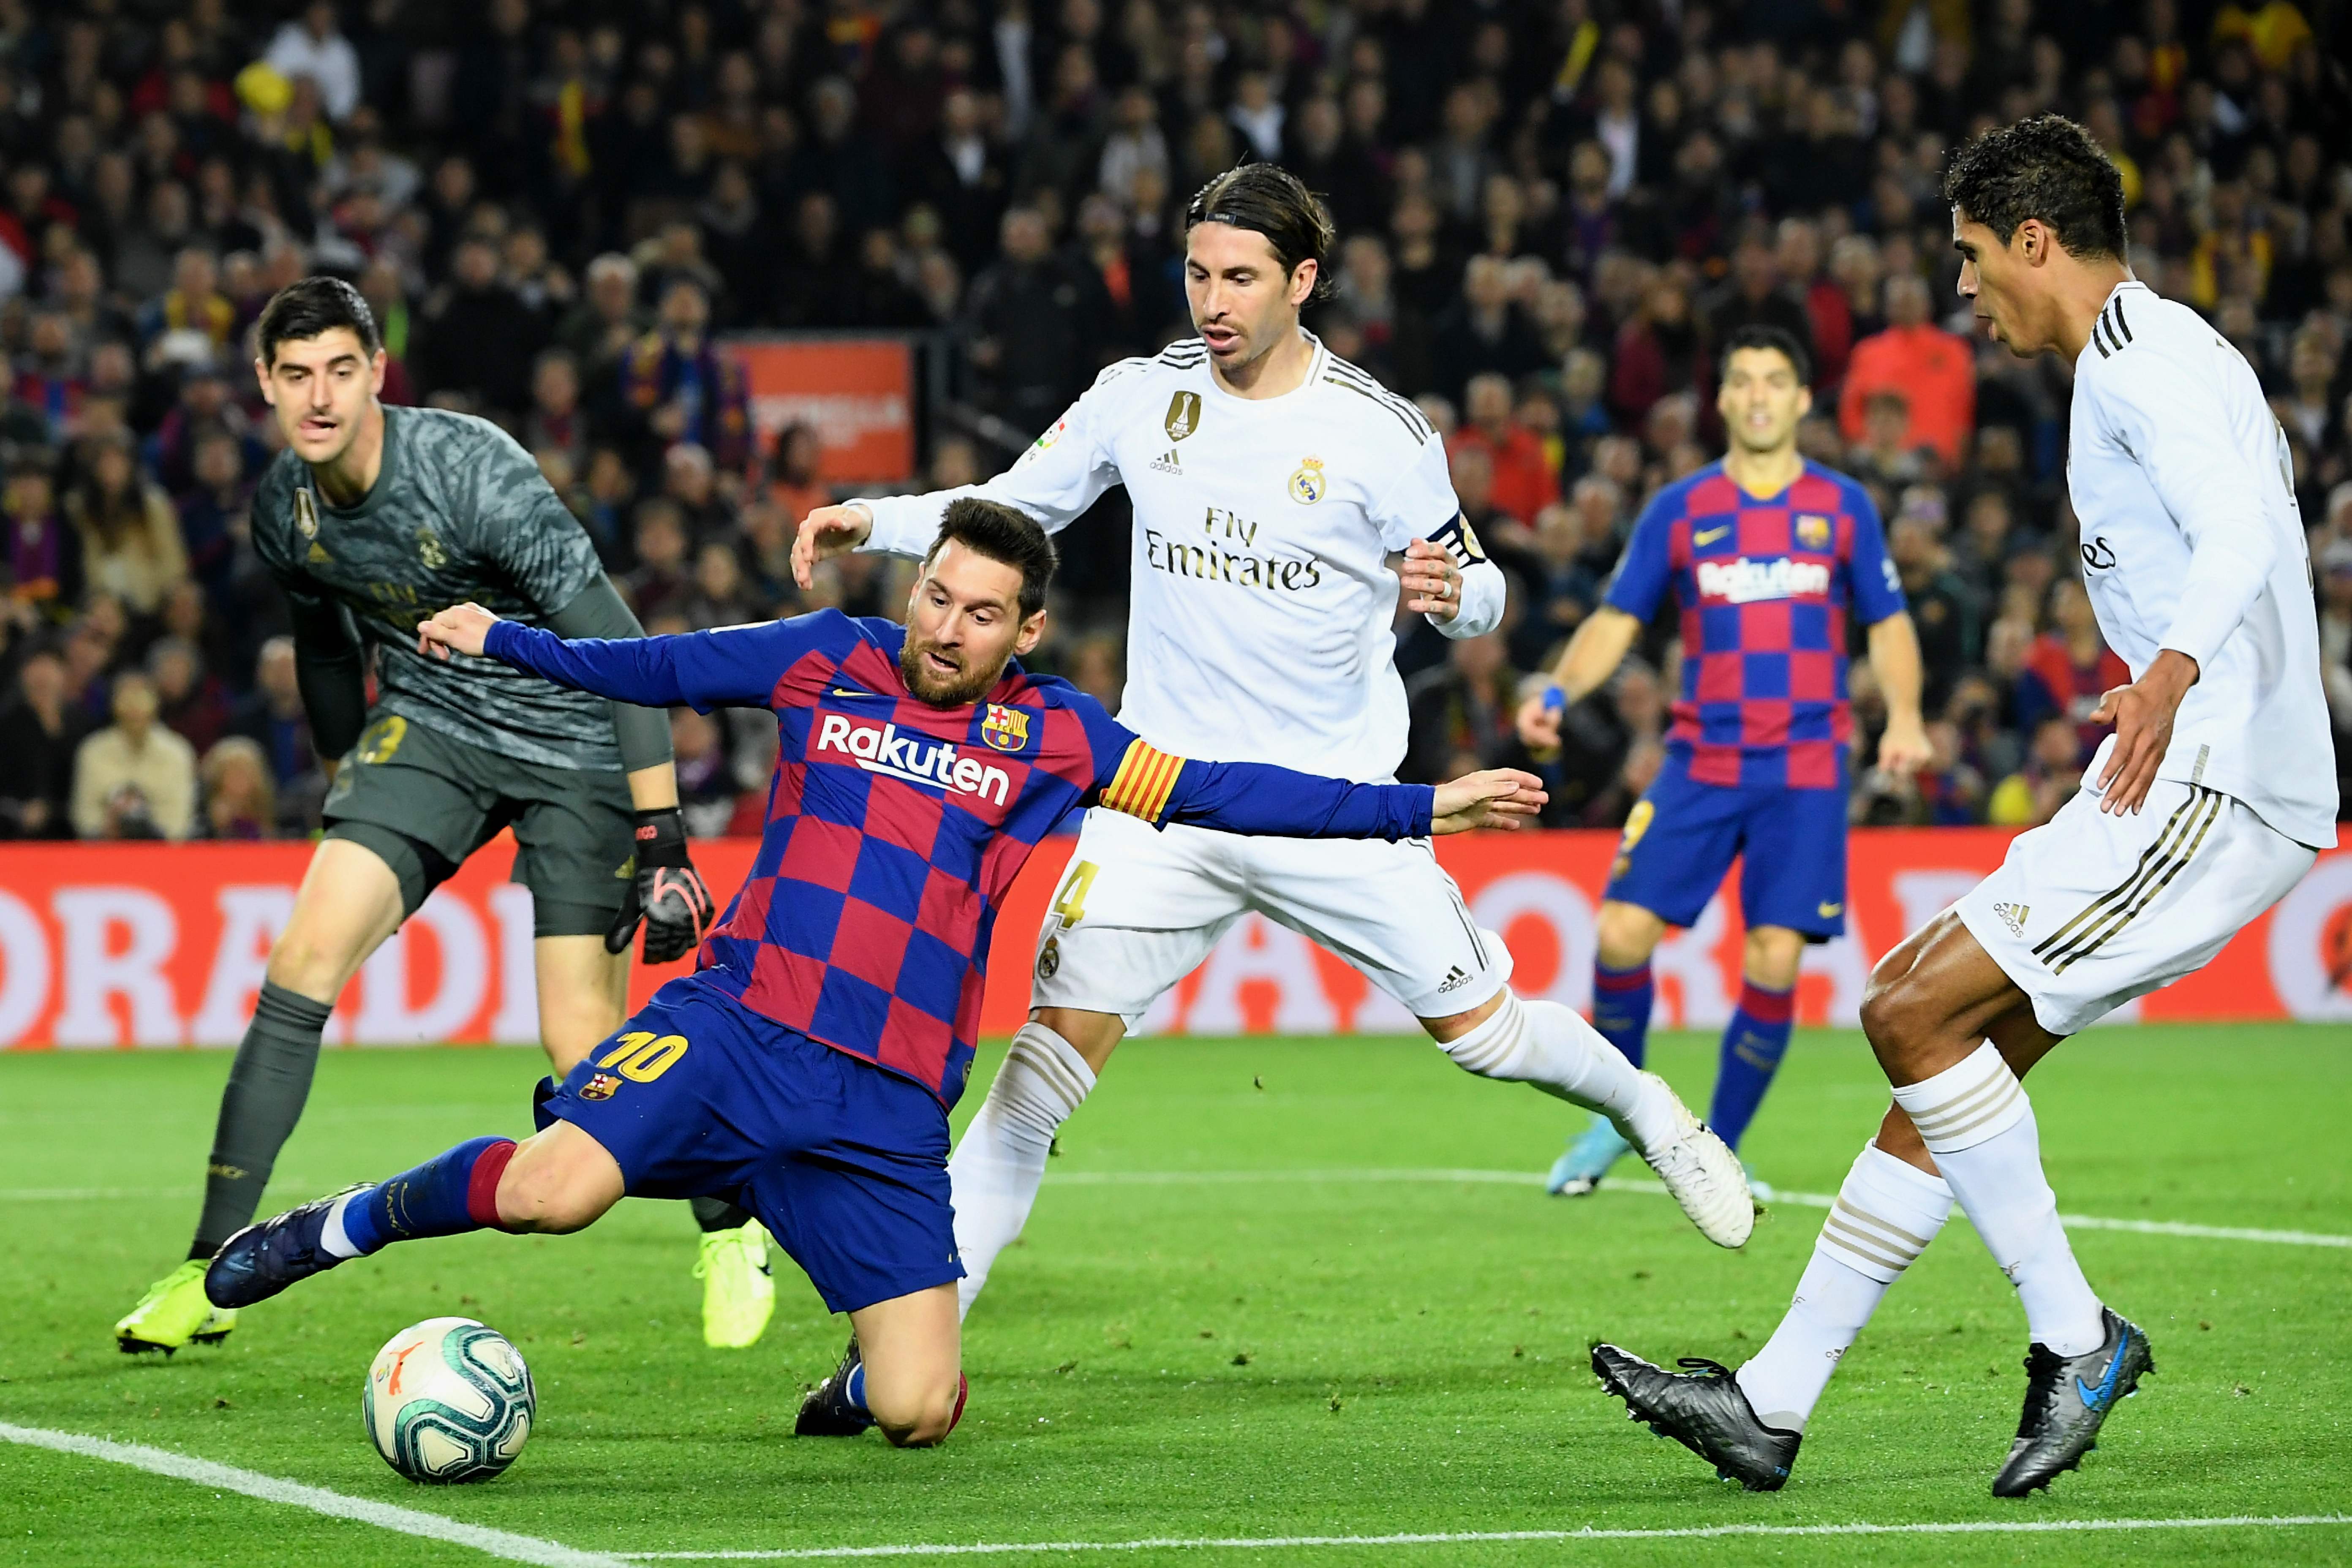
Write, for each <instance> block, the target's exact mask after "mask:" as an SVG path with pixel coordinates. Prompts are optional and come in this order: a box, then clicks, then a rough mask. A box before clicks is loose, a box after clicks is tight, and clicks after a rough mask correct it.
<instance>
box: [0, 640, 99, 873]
mask: <svg viewBox="0 0 2352 1568" xmlns="http://www.w3.org/2000/svg"><path fill="white" fill-rule="evenodd" d="M85 732H86V731H85V729H84V727H83V725H82V723H81V721H80V719H79V715H77V714H76V713H74V712H73V711H72V710H70V709H69V708H68V706H67V704H66V666H65V660H63V659H62V658H58V656H57V654H56V653H54V652H52V651H51V650H49V649H47V648H35V649H34V650H33V651H32V652H30V653H28V654H27V655H26V657H25V659H24V662H23V663H21V664H20V665H18V666H17V668H16V695H15V696H14V697H13V698H12V699H11V700H9V701H8V702H7V703H6V704H5V706H0V753H5V755H6V756H7V758H8V766H7V767H6V768H5V769H0V837H9V838H67V837H72V821H71V817H70V816H69V809H70V805H69V803H70V801H71V799H72V795H73V776H74V753H75V751H76V750H77V749H78V748H79V746H80V744H81V741H82V736H83V734H84V733H85Z"/></svg>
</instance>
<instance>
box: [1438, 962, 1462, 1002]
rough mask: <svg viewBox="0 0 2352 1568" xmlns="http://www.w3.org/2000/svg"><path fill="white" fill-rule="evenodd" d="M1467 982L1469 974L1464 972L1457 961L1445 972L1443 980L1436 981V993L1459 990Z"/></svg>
mask: <svg viewBox="0 0 2352 1568" xmlns="http://www.w3.org/2000/svg"><path fill="white" fill-rule="evenodd" d="M1467 984H1470V976H1469V975H1468V974H1467V973H1464V971H1463V968H1462V966H1461V965H1460V964H1458V963H1457V964H1455V965H1454V966H1453V967H1452V968H1450V969H1448V970H1447V971H1446V972H1445V978H1444V980H1441V981H1439V982H1438V984H1437V994H1439V995H1440V996H1443V995H1444V994H1446V993H1447V992H1448V991H1459V990H1461V989H1462V988H1463V987H1464V986H1465V985H1467Z"/></svg>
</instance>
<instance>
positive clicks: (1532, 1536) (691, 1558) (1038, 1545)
mask: <svg viewBox="0 0 2352 1568" xmlns="http://www.w3.org/2000/svg"><path fill="white" fill-rule="evenodd" d="M2345 1524H2352V1514H2341V1513H2302V1514H2272V1515H2257V1514H2236V1515H2231V1516H2230V1517H2227V1518H2221V1519H2019V1520H1998V1519H1996V1520H1975V1521H1963V1522H1955V1523H1950V1524H1928V1523H1918V1524H1696V1525H1689V1526H1685V1527H1684V1528H1682V1529H1679V1530H1600V1529H1593V1528H1589V1527H1588V1528H1586V1529H1583V1530H1460V1531H1429V1532H1427V1533H1419V1534H1396V1535H1274V1536H1229V1537H1219V1536H1199V1537H1185V1536H1168V1537H1161V1538H1159V1539H1156V1540H1150V1541H1031V1542H972V1543H971V1544H969V1545H940V1546H911V1545H910V1546H799V1547H778V1548H773V1549H770V1550H764V1551H760V1550H738V1551H725V1552H627V1553H625V1556H627V1557H628V1558H629V1559H630V1560H631V1561H633V1562H637V1563H661V1562H673V1563H717V1562H726V1563H749V1562H776V1561H780V1560H785V1559H808V1558H841V1557H1006V1556H1011V1555H1013V1553H1015V1552H1184V1551H1193V1552H1198V1551H1215V1550H1226V1551H1274V1550H1279V1549H1283V1548H1289V1547H1302V1546H1355V1547H1364V1546H1449V1545H1457V1544H1465V1543H1479V1544H1492V1543H1504V1542H1514V1541H1712V1540H1719V1539H1721V1538H1723V1537H1726V1536H1750V1535H1753V1536H1815V1535H2067V1534H2087V1533H2091V1532H2094V1531H2137V1530H2296V1529H2305V1528H2309V1527H2311V1526H2314V1525H2345Z"/></svg>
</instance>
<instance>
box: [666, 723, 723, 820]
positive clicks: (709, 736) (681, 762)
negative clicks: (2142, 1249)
mask: <svg viewBox="0 0 2352 1568" xmlns="http://www.w3.org/2000/svg"><path fill="white" fill-rule="evenodd" d="M721 738H722V737H721V732H720V730H719V721H718V720H717V719H716V718H715V717H713V716H711V715H709V714H703V713H698V712H696V711H695V710H693V709H691V708H673V709H671V710H670V715H669V743H670V751H671V752H672V753H673V755H674V756H675V757H676V759H677V799H678V806H679V809H680V810H681V811H682V812H683V814H684V815H685V817H686V831H687V833H688V836H689V837H695V838H714V837H718V836H719V835H720V834H722V833H724V832H726V831H727V828H728V825H729V823H730V821H731V820H732V819H733V817H734V816H735V777H734V773H733V772H732V771H731V770H730V768H729V767H728V764H727V752H726V750H725V748H724V747H723V746H722V745H721V744H720V741H721Z"/></svg>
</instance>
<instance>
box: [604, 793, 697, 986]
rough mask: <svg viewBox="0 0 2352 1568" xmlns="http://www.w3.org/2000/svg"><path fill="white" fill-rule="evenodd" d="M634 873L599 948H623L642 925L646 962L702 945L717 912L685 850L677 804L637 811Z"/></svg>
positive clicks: (668, 959) (675, 956)
mask: <svg viewBox="0 0 2352 1568" xmlns="http://www.w3.org/2000/svg"><path fill="white" fill-rule="evenodd" d="M636 841H637V863H636V875H635V876H634V877H632V878H630V879H629V890H628V891H627V892H625V893H624V894H623V895H622V896H621V914H620V918H619V919H618V920H615V921H614V922H613V929H612V930H610V931H606V932H605V933H604V951H605V952H628V951H629V942H630V939H631V938H633V937H635V935H636V933H637V922H638V921H644V922H645V927H646V949H645V959H646V963H674V962H676V961H677V960H678V959H681V958H684V957H685V956H686V955H687V954H688V953H689V952H693V951H694V950H695V949H696V948H698V947H699V946H701V945H702V939H703V936H704V934H705V933H707V932H708V931H709V930H710V927H711V924H712V921H714V920H715V919H716V917H717V914H718V905H717V904H716V903H715V902H714V901H713V900H712V899H711V897H710V889H709V888H707V887H705V886H704V885H703V881H702V873H701V872H699V871H697V870H696V869H695V868H694V862H693V861H692V860H691V859H689V858H688V856H687V853H686V822H685V819H684V818H683V817H681V816H678V811H677V807H676V806H674V805H670V806H663V807H662V808H660V809H659V810H656V811H641V812H639V813H637V828H636Z"/></svg>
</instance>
